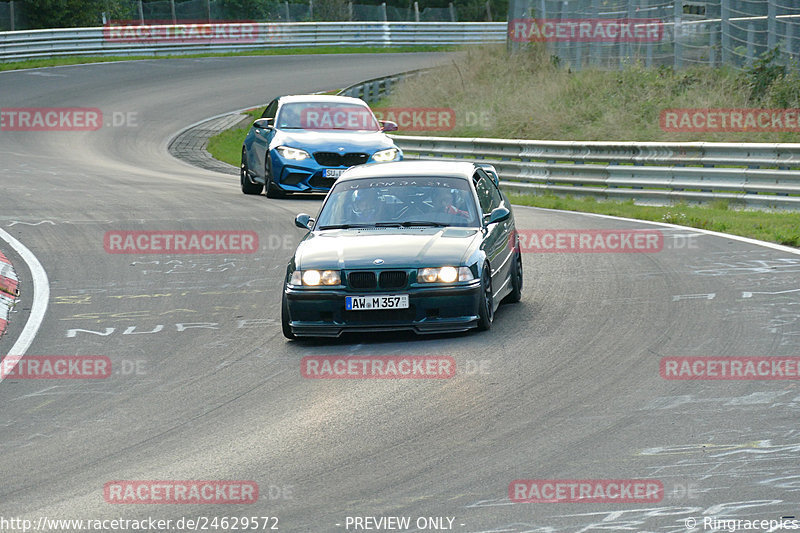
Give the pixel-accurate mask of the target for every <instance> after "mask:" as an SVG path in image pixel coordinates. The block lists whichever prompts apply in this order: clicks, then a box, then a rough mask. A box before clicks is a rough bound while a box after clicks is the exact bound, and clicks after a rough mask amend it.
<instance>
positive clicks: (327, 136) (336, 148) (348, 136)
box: [271, 130, 395, 155]
mask: <svg viewBox="0 0 800 533" xmlns="http://www.w3.org/2000/svg"><path fill="white" fill-rule="evenodd" d="M271 144H272V148H275V147H277V146H281V145H287V146H291V147H292V148H302V149H303V150H306V151H311V152H341V153H348V152H364V153H369V154H370V155H372V154H373V153H375V152H377V151H378V150H383V149H385V148H394V147H395V145H394V143H393V142H392V140H391V139H390V138H389V137H388V136H387V135H386V134H385V133H383V132H380V131H375V132H363V131H362V132H356V131H337V130H333V131H332V130H327V131H306V130H297V131H292V130H280V131H278V133H277V135H275V137H274V138H273V141H272V143H271ZM340 148H341V149H342V150H340Z"/></svg>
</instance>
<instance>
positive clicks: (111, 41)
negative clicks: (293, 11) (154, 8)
mask: <svg viewBox="0 0 800 533" xmlns="http://www.w3.org/2000/svg"><path fill="white" fill-rule="evenodd" d="M195 26H196V25H195ZM211 26H214V27H217V26H225V27H227V28H228V29H230V30H233V31H230V32H229V33H228V37H227V38H223V39H220V38H217V39H213V38H208V39H205V40H204V39H195V40H189V39H188V38H186V37H166V36H167V35H169V36H174V35H176V33H175V28H180V25H178V26H163V25H162V26H147V27H146V28H148V29H150V30H151V31H153V32H157V31H159V30H163V35H164V36H165V37H163V38H159V37H158V36H156V37H153V38H149V39H146V38H141V37H137V36H133V35H131V36H130V38H127V39H126V38H120V37H119V36H115V37H112V34H110V33H109V30H108V29H107V28H102V27H101V28H70V29H54V30H30V31H9V32H0V61H13V60H23V59H38V58H51V57H64V56H131V55H153V56H157V55H165V54H181V53H204V52H241V51H248V50H262V49H267V48H289V47H316V46H385V47H397V46H435V45H443V46H447V45H462V44H477V43H502V42H505V38H506V23H505V22H291V23H235V24H220V23H211ZM134 28H136V27H134ZM239 28H241V29H243V30H245V31H243V32H238V31H236V30H237V29H239ZM131 33H132V32H131ZM240 33H241V34H242V36H240V37H236V36H238V35H240ZM123 35H124V34H123Z"/></svg>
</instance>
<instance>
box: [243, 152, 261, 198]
mask: <svg viewBox="0 0 800 533" xmlns="http://www.w3.org/2000/svg"><path fill="white" fill-rule="evenodd" d="M239 182H240V183H241V185H242V192H243V193H244V194H261V191H263V190H264V186H263V185H261V184H260V183H253V182H252V181H250V178H249V177H247V152H246V151H245V149H244V148H242V163H241V164H240V165H239Z"/></svg>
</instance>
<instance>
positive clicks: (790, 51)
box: [786, 22, 794, 60]
mask: <svg viewBox="0 0 800 533" xmlns="http://www.w3.org/2000/svg"><path fill="white" fill-rule="evenodd" d="M793 55H794V24H793V23H792V22H787V23H786V57H787V60H791V59H792V56H793Z"/></svg>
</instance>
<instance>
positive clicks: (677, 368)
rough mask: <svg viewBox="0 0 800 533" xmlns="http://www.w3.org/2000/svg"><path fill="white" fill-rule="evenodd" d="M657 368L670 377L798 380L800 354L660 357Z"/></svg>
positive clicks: (674, 378)
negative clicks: (783, 355)
mask: <svg viewBox="0 0 800 533" xmlns="http://www.w3.org/2000/svg"><path fill="white" fill-rule="evenodd" d="M659 367H660V368H659V373H660V374H661V377H662V378H664V379H669V380H691V379H697V380H756V379H757V380H777V379H800V357H663V358H661V363H660V365H659Z"/></svg>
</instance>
